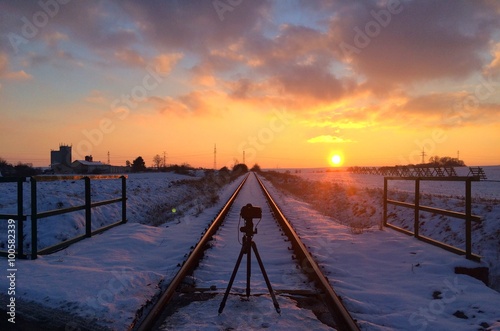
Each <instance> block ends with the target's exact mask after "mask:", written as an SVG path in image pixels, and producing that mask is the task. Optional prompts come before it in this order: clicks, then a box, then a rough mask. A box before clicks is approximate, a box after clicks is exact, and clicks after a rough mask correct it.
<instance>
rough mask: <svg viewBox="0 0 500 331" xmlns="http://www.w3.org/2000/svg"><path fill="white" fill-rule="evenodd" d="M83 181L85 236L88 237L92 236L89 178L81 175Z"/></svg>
mask: <svg viewBox="0 0 500 331" xmlns="http://www.w3.org/2000/svg"><path fill="white" fill-rule="evenodd" d="M83 180H84V181H85V236H86V237H88V238H90V237H91V236H92V210H91V204H92V201H91V196H90V178H89V177H83Z"/></svg>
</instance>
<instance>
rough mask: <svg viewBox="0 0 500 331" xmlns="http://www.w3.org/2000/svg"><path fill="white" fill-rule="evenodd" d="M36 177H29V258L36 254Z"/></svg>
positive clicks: (33, 257)
mask: <svg viewBox="0 0 500 331" xmlns="http://www.w3.org/2000/svg"><path fill="white" fill-rule="evenodd" d="M37 209H38V208H37V196H36V179H35V178H34V177H31V259H32V260H35V259H36V258H37V255H38V229H37V227H38V224H37V223H38V222H37V213H38V211H37Z"/></svg>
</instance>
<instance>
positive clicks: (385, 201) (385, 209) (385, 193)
mask: <svg viewBox="0 0 500 331" xmlns="http://www.w3.org/2000/svg"><path fill="white" fill-rule="evenodd" d="M382 225H383V226H387V177H384V216H383V220H382ZM380 229H382V226H381V227H380Z"/></svg>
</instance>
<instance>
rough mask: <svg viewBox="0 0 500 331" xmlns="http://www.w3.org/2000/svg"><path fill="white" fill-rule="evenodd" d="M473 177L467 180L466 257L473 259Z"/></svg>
mask: <svg viewBox="0 0 500 331" xmlns="http://www.w3.org/2000/svg"><path fill="white" fill-rule="evenodd" d="M471 183H472V180H471V179H469V178H468V179H467V180H466V181H465V257H466V258H467V259H469V260H471V259H472V194H471V186H472V185H471Z"/></svg>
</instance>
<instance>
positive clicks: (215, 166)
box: [214, 144, 217, 170]
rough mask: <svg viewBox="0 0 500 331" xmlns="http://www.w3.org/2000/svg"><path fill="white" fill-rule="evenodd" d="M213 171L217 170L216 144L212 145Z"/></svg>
mask: <svg viewBox="0 0 500 331" xmlns="http://www.w3.org/2000/svg"><path fill="white" fill-rule="evenodd" d="M214 170H217V144H214Z"/></svg>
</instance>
